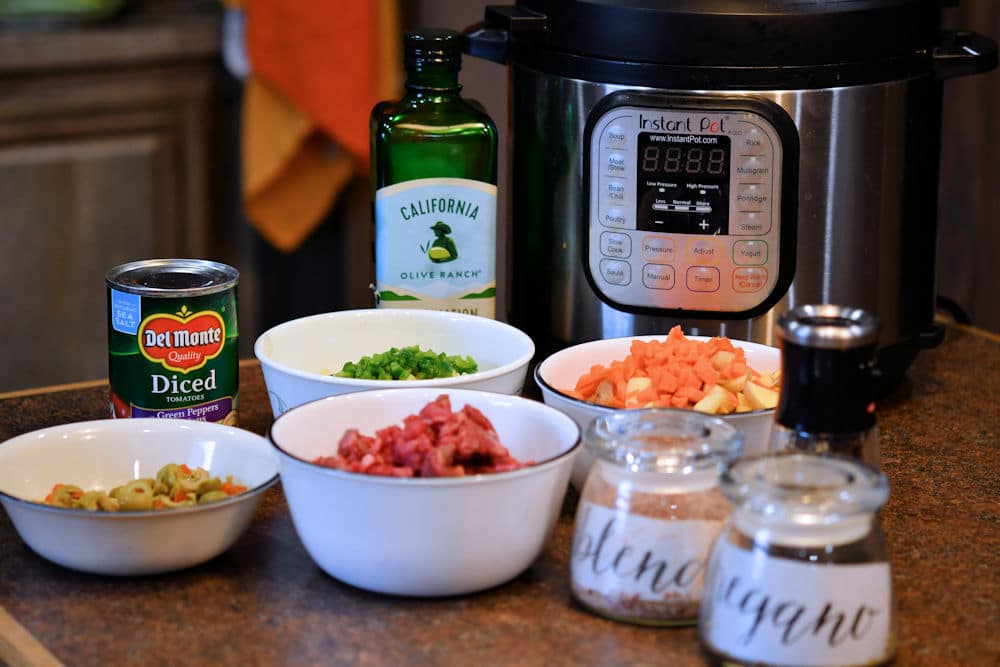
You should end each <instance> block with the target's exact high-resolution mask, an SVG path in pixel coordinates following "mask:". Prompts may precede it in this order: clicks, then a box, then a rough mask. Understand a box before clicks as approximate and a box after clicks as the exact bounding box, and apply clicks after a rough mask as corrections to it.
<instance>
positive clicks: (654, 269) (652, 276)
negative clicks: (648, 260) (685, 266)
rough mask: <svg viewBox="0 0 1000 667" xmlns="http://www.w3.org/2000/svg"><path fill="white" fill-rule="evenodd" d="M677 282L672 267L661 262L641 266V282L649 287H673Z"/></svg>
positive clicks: (675, 273)
mask: <svg viewBox="0 0 1000 667" xmlns="http://www.w3.org/2000/svg"><path fill="white" fill-rule="evenodd" d="M676 283H677V272H676V271H674V267H672V266H669V265H663V264H647V265H646V266H644V267H642V284H643V285H645V286H646V287H648V288H649V289H673V288H674V285H675V284H676Z"/></svg>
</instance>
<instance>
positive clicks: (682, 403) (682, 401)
mask: <svg viewBox="0 0 1000 667" xmlns="http://www.w3.org/2000/svg"><path fill="white" fill-rule="evenodd" d="M670 405H672V406H674V407H676V408H686V407H687V406H688V400H687V397H686V396H677V395H674V396H673V397H672V398H671V399H670Z"/></svg>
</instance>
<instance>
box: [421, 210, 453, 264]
mask: <svg viewBox="0 0 1000 667" xmlns="http://www.w3.org/2000/svg"><path fill="white" fill-rule="evenodd" d="M430 229H431V231H433V232H434V242H433V243H431V247H430V248H428V249H427V257H429V258H430V260H431V261H432V262H434V263H435V264H443V263H444V262H451V261H454V260H456V259H458V248H456V247H455V241H454V240H453V239H452V238H451V237H450V236H448V234H451V227H449V226H448V225H446V224H445V223H444V222H443V221H441V220H438V221H437V222H436V223H434V226H433V227H431V228H430Z"/></svg>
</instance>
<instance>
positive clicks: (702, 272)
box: [687, 266, 720, 292]
mask: <svg viewBox="0 0 1000 667" xmlns="http://www.w3.org/2000/svg"><path fill="white" fill-rule="evenodd" d="M719 278H720V274H719V270H718V269H717V268H715V267H714V266H691V267H688V270H687V288H688V289H689V290H691V291H692V292H718V291H719Z"/></svg>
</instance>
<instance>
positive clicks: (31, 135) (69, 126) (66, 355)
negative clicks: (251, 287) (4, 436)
mask: <svg viewBox="0 0 1000 667" xmlns="http://www.w3.org/2000/svg"><path fill="white" fill-rule="evenodd" d="M201 7H202V3H157V4H156V6H155V11H148V12H144V11H143V10H142V9H136V10H133V12H132V13H131V14H129V15H126V16H123V17H120V18H119V19H117V20H116V21H115V22H113V23H109V24H104V25H102V26H100V27H88V28H73V29H62V30H49V31H45V32H29V33H25V32H17V33H7V34H2V33H0V63H2V64H0V239H2V240H0V304H3V308H4V311H5V312H4V315H3V316H2V317H0V341H2V350H3V352H4V353H3V354H2V355H0V391H5V390H12V389H18V388H23V387H29V386H39V385H47V384H54V383H61V382H70V381H77V380H86V379H95V378H101V377H105V376H106V375H107V354H106V349H107V343H106V336H107V334H106V318H107V315H106V312H107V307H106V303H105V299H106V289H105V286H104V273H105V271H107V269H109V268H111V267H112V266H114V265H116V264H119V263H122V262H125V261H131V260H135V259H142V258H148V257H169V256H186V257H211V256H213V255H214V254H216V251H215V244H213V232H212V227H211V226H210V220H211V197H210V189H211V188H210V173H209V172H210V170H211V168H212V164H213V160H212V158H213V154H212V150H211V149H210V146H211V132H210V123H211V121H212V118H213V102H212V100H213V92H214V90H215V85H216V82H217V77H218V76H219V69H218V67H219V66H218V62H217V60H218V58H217V52H218V23H217V14H216V12H215V11H204V10H202V9H201ZM195 10H196V11H195ZM171 34H175V35H176V39H174V40H172V41H171V40H170V39H169V37H170V35H171ZM223 259H224V258H223Z"/></svg>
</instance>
